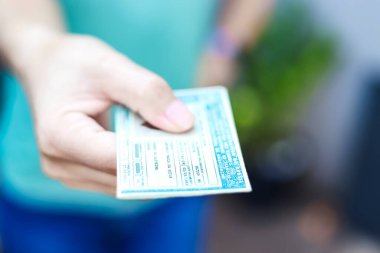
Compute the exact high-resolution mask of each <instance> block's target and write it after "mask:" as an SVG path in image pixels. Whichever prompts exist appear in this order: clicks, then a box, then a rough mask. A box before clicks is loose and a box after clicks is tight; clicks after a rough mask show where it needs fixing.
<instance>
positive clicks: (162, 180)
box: [115, 87, 251, 199]
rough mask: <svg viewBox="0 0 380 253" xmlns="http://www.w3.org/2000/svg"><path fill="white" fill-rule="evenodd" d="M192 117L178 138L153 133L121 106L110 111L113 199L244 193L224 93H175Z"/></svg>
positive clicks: (218, 89) (219, 89) (247, 187)
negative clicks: (192, 121) (190, 124)
mask: <svg viewBox="0 0 380 253" xmlns="http://www.w3.org/2000/svg"><path fill="white" fill-rule="evenodd" d="M175 94H176V96H177V97H178V98H179V99H180V100H182V101H183V102H184V103H185V104H186V105H187V107H188V108H189V109H190V110H191V111H192V112H193V114H194V116H195V126H194V128H193V129H192V130H190V131H188V132H186V133H182V134H172V133H167V132H164V131H161V130H159V129H156V128H154V127H153V126H151V125H150V124H149V123H147V122H145V121H144V120H143V119H142V118H141V117H139V116H138V115H136V114H134V113H132V112H131V111H129V110H128V109H126V108H124V107H121V106H120V107H117V109H116V119H115V120H116V133H117V197H118V198H120V199H154V198H167V197H184V196H197V195H209V194H221V193H236V192H249V191H251V186H250V183H249V180H248V177H247V172H246V169H245V166H244V162H243V158H242V154H241V150H240V145H239V141H238V138H237V134H236V129H235V125H234V121H233V116H232V112H231V106H230V102H229V98H228V93H227V90H226V89H225V88H223V87H212V88H196V89H188V90H178V91H176V92H175Z"/></svg>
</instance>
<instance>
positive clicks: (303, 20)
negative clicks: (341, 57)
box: [231, 5, 335, 149]
mask: <svg viewBox="0 0 380 253" xmlns="http://www.w3.org/2000/svg"><path fill="white" fill-rule="evenodd" d="M334 45H335V43H334V40H333V39H332V38H331V36H327V35H325V34H323V32H321V30H320V29H318V27H317V26H316V25H315V22H314V21H313V20H312V18H311V15H309V12H308V11H307V9H306V8H305V7H304V6H300V5H288V6H281V8H278V9H277V10H276V11H275V14H274V17H273V18H272V21H271V23H270V25H269V26H268V28H267V30H266V32H265V33H264V35H263V36H262V38H261V39H260V41H259V42H258V44H257V45H256V46H255V47H253V48H252V49H251V50H248V51H246V52H244V53H243V54H242V57H241V73H240V79H239V80H238V82H237V86H236V88H235V89H233V90H232V92H231V100H232V106H233V110H234V115H235V120H236V125H237V128H238V133H239V137H240V140H241V143H242V146H243V149H247V148H248V149H250V148H251V147H255V149H257V148H260V147H261V146H263V145H264V146H265V145H266V144H268V143H270V142H272V141H274V140H275V139H276V138H279V137H281V136H283V135H284V134H287V133H289V131H291V130H292V129H293V128H294V125H295V122H296V120H297V116H298V115H299V109H300V108H301V107H302V105H303V102H304V101H305V100H307V98H308V97H309V96H310V95H311V91H312V90H313V88H314V87H315V86H316V85H317V84H318V79H319V77H320V76H321V75H322V74H323V73H324V72H326V70H327V69H329V67H330V66H331V65H332V63H333V60H334V56H335V54H334V51H335V50H334V49H335V47H334Z"/></svg>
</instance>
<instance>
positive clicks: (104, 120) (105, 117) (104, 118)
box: [93, 111, 112, 130]
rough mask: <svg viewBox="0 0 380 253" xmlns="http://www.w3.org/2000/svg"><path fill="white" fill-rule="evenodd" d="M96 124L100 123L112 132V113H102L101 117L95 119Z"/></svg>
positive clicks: (97, 116)
mask: <svg viewBox="0 0 380 253" xmlns="http://www.w3.org/2000/svg"><path fill="white" fill-rule="evenodd" d="M93 118H94V119H95V121H96V122H98V123H99V125H101V126H102V127H103V128H104V129H105V130H111V129H112V126H111V121H110V113H109V112H108V111H105V112H102V113H100V114H99V115H96V116H95V117H93Z"/></svg>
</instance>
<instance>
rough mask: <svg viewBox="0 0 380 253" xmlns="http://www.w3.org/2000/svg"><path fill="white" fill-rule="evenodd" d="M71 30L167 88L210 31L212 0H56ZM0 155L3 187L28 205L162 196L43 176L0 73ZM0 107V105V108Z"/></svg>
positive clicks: (24, 109)
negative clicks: (130, 194)
mask: <svg viewBox="0 0 380 253" xmlns="http://www.w3.org/2000/svg"><path fill="white" fill-rule="evenodd" d="M61 6H62V10H63V14H64V16H65V19H66V21H67V26H68V28H69V30H70V31H71V32H72V33H79V34H90V35H93V36H96V37H98V38H100V39H102V40H103V41H105V42H107V43H108V44H109V45H111V46H112V47H113V48H115V49H116V50H118V51H119V52H121V53H123V54H125V55H127V56H128V57H130V58H131V59H132V60H134V61H135V62H137V63H138V64H140V65H142V66H144V67H146V68H148V69H150V70H152V71H154V72H155V73H158V74H159V75H161V76H162V77H163V78H165V79H166V80H167V81H168V82H169V84H170V85H171V86H172V87H173V88H186V87H190V86H191V85H192V84H193V83H194V75H195V71H196V66H197V63H198V60H199V56H200V54H201V52H202V50H203V47H204V43H205V40H206V38H207V36H208V34H209V33H210V29H211V27H212V25H213V22H214V17H215V15H214V14H215V12H216V9H217V0H159V1H158V0H61ZM3 78H4V82H3V85H4V87H3V89H4V94H3V98H4V99H2V103H3V106H2V110H3V111H2V114H0V115H2V120H1V123H2V124H1V128H0V136H1V140H2V142H1V146H0V162H2V164H1V173H2V180H3V182H2V185H3V191H4V194H6V195H7V196H9V197H11V198H12V199H13V200H15V201H18V202H19V203H22V204H25V205H29V206H33V207H34V208H45V209H46V208H49V209H53V210H54V209H57V208H58V209H60V210H75V211H76V212H78V211H79V212H93V213H97V214H111V215H117V214H121V215H133V214H135V213H141V212H142V211H143V210H149V209H150V208H153V207H154V206H157V205H159V204H160V203H162V201H122V200H117V199H115V198H112V197H108V196H105V195H102V194H98V193H92V192H88V191H80V190H73V189H68V188H66V187H64V186H63V185H62V184H60V183H59V182H57V181H55V180H52V179H49V178H48V177H46V176H45V175H44V174H43V173H42V171H41V169H40V163H39V154H38V149H37V145H36V140H35V136H34V129H33V122H32V116H31V114H30V108H29V105H28V103H27V99H26V97H25V94H24V92H23V90H22V88H21V86H20V84H19V82H18V81H17V80H16V79H15V78H14V77H13V76H12V75H10V74H5V75H4V76H3ZM0 108H1V107H0Z"/></svg>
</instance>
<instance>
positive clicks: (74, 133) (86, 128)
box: [39, 112, 116, 172]
mask: <svg viewBox="0 0 380 253" xmlns="http://www.w3.org/2000/svg"><path fill="white" fill-rule="evenodd" d="M51 124H52V125H50V126H47V127H46V128H45V131H43V133H44V134H43V135H40V137H39V142H40V147H41V151H42V153H44V154H45V155H47V156H52V157H56V158H61V159H65V160H69V161H72V162H75V163H79V164H81V165H84V166H86V167H90V168H94V169H98V170H103V171H113V172H115V171H116V136H115V134H114V133H112V132H109V131H106V130H105V129H104V128H102V127H101V126H100V125H99V124H98V123H97V122H96V121H95V120H94V119H93V118H91V117H89V116H87V115H85V114H83V113H79V112H68V113H65V114H63V115H59V117H58V118H57V120H55V121H54V122H53V123H51Z"/></svg>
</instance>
